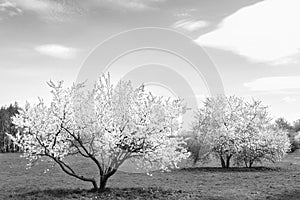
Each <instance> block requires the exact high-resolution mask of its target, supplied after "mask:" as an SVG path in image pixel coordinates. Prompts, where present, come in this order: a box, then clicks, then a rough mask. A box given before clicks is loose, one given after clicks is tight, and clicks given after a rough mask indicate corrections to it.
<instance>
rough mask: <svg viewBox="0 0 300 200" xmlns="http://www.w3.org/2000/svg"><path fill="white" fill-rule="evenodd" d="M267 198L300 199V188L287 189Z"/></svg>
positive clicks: (280, 199)
mask: <svg viewBox="0 0 300 200" xmlns="http://www.w3.org/2000/svg"><path fill="white" fill-rule="evenodd" d="M267 199H272V200H287V199H288V200H299V199H300V189H299V190H293V191H285V192H283V193H281V194H278V195H273V196H269V197H268V198H267Z"/></svg>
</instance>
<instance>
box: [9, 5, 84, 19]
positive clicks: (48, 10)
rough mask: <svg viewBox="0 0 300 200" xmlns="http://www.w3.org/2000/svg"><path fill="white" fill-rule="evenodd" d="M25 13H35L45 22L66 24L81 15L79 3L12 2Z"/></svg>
mask: <svg viewBox="0 0 300 200" xmlns="http://www.w3.org/2000/svg"><path fill="white" fill-rule="evenodd" d="M10 1H12V2H14V3H15V4H16V5H17V6H18V7H19V9H21V10H23V11H24V12H33V13H35V14H37V15H38V16H39V17H40V18H41V19H43V20H44V21H48V22H51V21H54V22H64V21H67V20H69V19H70V18H71V17H72V16H73V15H74V14H78V13H80V8H79V7H78V5H77V1H70V0H64V1H56V0H43V1H41V0H10Z"/></svg>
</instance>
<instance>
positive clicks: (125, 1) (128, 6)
mask: <svg viewBox="0 0 300 200" xmlns="http://www.w3.org/2000/svg"><path fill="white" fill-rule="evenodd" d="M165 1H167V0H93V2H94V3H96V5H98V6H100V7H105V8H109V9H112V10H114V9H117V10H120V9H121V10H126V11H145V10H153V9H157V8H158V7H157V5H159V4H160V3H163V2H165Z"/></svg>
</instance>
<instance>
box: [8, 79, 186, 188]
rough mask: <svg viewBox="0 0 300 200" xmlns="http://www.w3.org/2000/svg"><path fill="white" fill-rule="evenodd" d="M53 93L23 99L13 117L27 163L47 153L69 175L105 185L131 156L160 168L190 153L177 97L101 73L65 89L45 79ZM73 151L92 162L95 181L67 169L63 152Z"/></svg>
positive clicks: (182, 108)
mask: <svg viewBox="0 0 300 200" xmlns="http://www.w3.org/2000/svg"><path fill="white" fill-rule="evenodd" d="M49 86H50V87H51V89H52V90H51V93H52V96H53V99H52V102H51V104H50V105H49V106H48V105H46V104H45V103H44V102H43V101H42V100H40V102H39V103H38V104H37V105H30V104H27V105H26V106H25V108H24V109H23V110H22V111H21V112H20V114H19V115H17V116H16V117H15V118H14V120H13V122H14V123H15V124H16V125H17V126H18V127H19V128H21V129H22V130H23V134H20V135H17V136H16V137H14V141H15V142H16V144H18V145H19V146H21V147H22V148H23V150H24V156H25V157H26V158H28V159H29V161H30V163H33V162H35V161H36V160H37V159H39V158H40V157H41V156H47V157H50V158H51V159H52V160H53V161H55V162H56V163H57V164H58V165H59V166H60V168H61V169H62V170H63V171H64V172H65V173H67V174H68V175H70V176H73V177H75V178H78V179H80V180H83V181H87V182H91V183H92V184H93V187H94V190H98V191H101V190H104V189H105V185H106V182H107V180H108V178H109V177H111V176H112V175H113V174H114V173H115V172H116V171H117V170H118V168H119V167H120V165H122V164H123V162H124V161H125V160H128V159H133V160H135V161H136V162H138V165H139V167H141V168H143V169H145V170H147V171H149V170H150V169H151V168H152V167H153V166H157V167H159V169H161V170H163V171H165V170H169V169H171V168H174V167H177V163H178V162H180V161H181V160H182V159H185V158H187V157H188V156H189V153H187V151H186V150H185V149H184V147H183V144H184V142H183V140H182V138H180V137H172V136H174V135H176V134H177V132H178V131H179V130H180V128H181V124H180V123H179V120H178V118H179V117H180V115H181V114H182V113H183V112H185V106H183V103H182V100H173V101H172V100H170V99H168V100H164V99H163V98H161V97H155V96H153V95H152V94H150V93H146V92H145V90H144V86H141V87H139V88H137V89H134V88H133V87H132V86H131V83H130V82H126V81H120V82H119V83H118V84H117V85H116V87H113V85H112V84H111V83H110V77H109V75H108V76H104V75H103V76H101V77H100V78H99V80H98V81H97V82H96V83H95V86H94V89H93V90H92V91H86V90H85V87H84V84H74V85H73V86H72V87H70V88H66V89H64V87H63V83H62V82H59V83H58V84H54V83H53V82H50V83H49ZM70 155H78V156H82V157H84V158H88V159H90V160H92V162H94V163H95V165H96V166H97V168H98V170H99V172H98V175H99V176H100V179H99V181H96V179H95V177H97V174H95V176H94V177H92V178H91V177H84V176H82V175H81V174H80V173H79V172H76V171H75V170H73V169H72V166H71V165H69V163H67V162H66V161H65V159H64V158H65V157H67V156H70Z"/></svg>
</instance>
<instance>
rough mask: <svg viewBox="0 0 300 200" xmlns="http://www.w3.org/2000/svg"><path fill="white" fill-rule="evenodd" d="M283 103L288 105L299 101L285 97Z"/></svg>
mask: <svg viewBox="0 0 300 200" xmlns="http://www.w3.org/2000/svg"><path fill="white" fill-rule="evenodd" d="M281 101H283V102H286V103H292V102H295V101H297V99H295V98H292V97H284V98H283V99H282V100H281Z"/></svg>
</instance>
